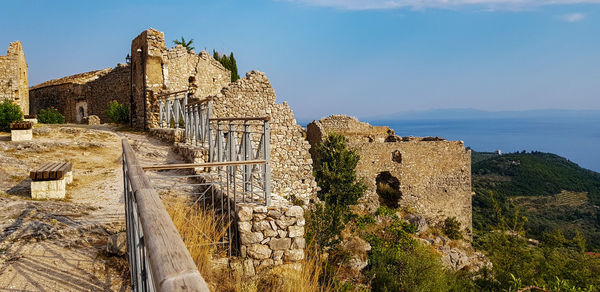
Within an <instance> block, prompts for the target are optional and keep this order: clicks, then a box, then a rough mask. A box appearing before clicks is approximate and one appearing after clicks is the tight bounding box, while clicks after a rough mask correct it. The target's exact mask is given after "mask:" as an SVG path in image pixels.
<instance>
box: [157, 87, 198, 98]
mask: <svg viewBox="0 0 600 292" xmlns="http://www.w3.org/2000/svg"><path fill="white" fill-rule="evenodd" d="M184 92H190V90H189V89H186V90H180V91H173V92H168V93H162V94H159V95H157V96H156V98H159V97H163V96H169V95H174V94H180V93H184Z"/></svg>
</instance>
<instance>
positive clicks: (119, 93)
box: [29, 64, 130, 123]
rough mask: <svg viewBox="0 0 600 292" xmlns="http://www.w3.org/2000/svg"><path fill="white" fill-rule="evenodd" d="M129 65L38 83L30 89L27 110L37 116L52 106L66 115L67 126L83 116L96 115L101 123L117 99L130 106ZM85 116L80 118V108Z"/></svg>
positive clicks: (106, 120) (105, 119) (105, 120)
mask: <svg viewBox="0 0 600 292" xmlns="http://www.w3.org/2000/svg"><path fill="white" fill-rule="evenodd" d="M129 75H130V70H129V66H128V65H126V64H119V65H117V67H115V68H106V69H103V70H97V71H91V72H86V73H81V74H76V75H72V76H67V77H63V78H59V79H55V80H50V81H47V82H44V83H42V84H38V85H36V86H34V87H32V88H31V89H30V90H29V95H30V103H31V104H30V110H31V113H32V114H39V112H40V111H41V110H42V109H47V108H50V107H53V108H55V109H57V110H58V111H59V112H60V113H61V114H63V115H64V116H65V120H66V122H67V123H77V122H82V121H83V118H84V117H85V116H89V115H96V116H98V117H99V118H100V120H101V121H102V122H109V120H108V117H107V116H106V113H105V111H106V109H107V108H108V104H109V103H110V102H111V101H113V100H116V101H118V102H119V103H121V104H125V105H128V106H129V105H130V98H129V96H130V91H129V78H130V76H129ZM80 108H83V109H84V113H85V115H83V116H82V115H81V114H80V112H81V109H80Z"/></svg>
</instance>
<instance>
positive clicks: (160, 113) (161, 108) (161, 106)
mask: <svg viewBox="0 0 600 292" xmlns="http://www.w3.org/2000/svg"><path fill="white" fill-rule="evenodd" d="M164 111H165V106H164V104H163V100H162V99H161V100H159V101H158V118H159V125H160V127H161V128H164V127H165V125H164V117H163V114H164Z"/></svg>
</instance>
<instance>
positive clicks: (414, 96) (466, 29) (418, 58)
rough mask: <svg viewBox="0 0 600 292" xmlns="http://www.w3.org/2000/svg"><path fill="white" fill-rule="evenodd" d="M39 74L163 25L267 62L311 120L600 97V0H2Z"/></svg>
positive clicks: (60, 71) (11, 35) (249, 63)
mask: <svg viewBox="0 0 600 292" xmlns="http://www.w3.org/2000/svg"><path fill="white" fill-rule="evenodd" d="M4 2H5V3H3V5H2V6H3V10H2V12H1V14H2V17H0V53H2V54H3V52H2V51H5V50H6V48H7V47H8V43H9V42H11V41H14V40H21V41H22V42H23V45H24V48H25V53H26V57H27V61H28V63H29V77H30V85H35V84H38V83H40V82H43V81H46V80H49V79H53V78H58V77H63V76H66V75H70V74H75V73H80V72H85V71H90V70H95V69H101V68H106V67H114V66H115V65H116V64H117V63H119V62H124V61H125V56H126V55H127V53H128V52H129V45H130V44H131V40H132V39H133V38H134V37H135V36H136V35H138V34H139V33H140V32H141V31H142V30H144V29H147V28H149V27H154V28H156V29H158V30H161V31H163V32H165V36H166V38H167V40H168V42H169V44H168V45H171V44H170V42H171V41H172V40H173V39H176V38H179V37H181V36H185V37H186V38H193V39H194V44H195V46H196V48H197V50H196V51H198V49H200V50H201V49H204V48H206V49H207V50H209V51H212V49H213V48H215V49H217V50H219V51H226V52H229V51H233V52H234V53H235V55H236V58H237V59H238V67H239V69H240V75H241V76H243V75H244V73H245V72H247V71H249V70H252V69H257V70H260V71H264V72H266V74H267V76H268V77H269V78H270V79H271V82H272V83H273V86H274V87H275V90H276V93H277V95H278V99H279V101H288V102H289V103H290V105H291V106H292V109H293V110H294V112H295V113H296V116H297V118H298V119H300V120H308V119H316V118H320V117H322V116H326V115H329V114H350V115H355V116H359V117H373V116H377V115H383V114H390V113H395V112H402V111H408V110H426V109H439V108H476V109H483V110H492V111H499V110H529V109H548V108H551V109H600V1H599V0H587V1H586V0H581V1H577V0H551V1H550V0H548V1H547V0H537V1H531V0H425V1H418V0H396V1H395V0H371V1H368V0H346V1H343V0H298V1H285V0H280V1H267V0H265V1H168V2H167V1H4Z"/></svg>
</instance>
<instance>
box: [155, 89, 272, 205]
mask: <svg viewBox="0 0 600 292" xmlns="http://www.w3.org/2000/svg"><path fill="white" fill-rule="evenodd" d="M158 97H159V117H160V119H159V125H160V127H162V128H175V129H178V128H179V127H180V126H181V123H183V127H184V129H185V143H187V144H192V145H195V146H201V147H204V148H205V149H207V150H208V157H207V159H205V160H206V161H207V162H237V161H246V162H252V161H258V160H261V161H265V162H264V163H261V164H256V163H246V164H244V165H243V166H236V168H235V169H234V168H232V167H231V166H228V167H227V168H226V169H225V171H226V172H227V173H228V175H229V176H231V177H232V178H236V177H238V176H240V177H241V179H240V180H241V181H243V184H242V186H241V188H239V189H238V188H234V190H233V191H232V193H231V194H230V192H227V193H228V195H229V194H230V195H231V198H232V199H233V200H234V201H237V197H238V196H241V197H242V198H244V199H246V198H248V199H249V200H250V201H251V202H254V203H260V204H264V205H267V206H268V205H269V204H270V197H271V168H270V152H271V150H270V125H269V118H268V117H234V118H212V99H211V98H205V99H202V100H196V101H192V102H190V103H188V100H190V99H189V98H188V97H189V92H188V91H179V92H173V93H168V94H163V95H159V96H158ZM237 168H240V171H238V170H237ZM210 170H211V171H215V169H214V168H211V169H210ZM216 171H217V172H221V171H224V169H223V167H222V166H220V167H217V168H216ZM234 180H235V179H232V181H234ZM255 182H258V183H259V185H260V188H258V189H256V188H255V187H254V185H255ZM234 185H235V184H234Z"/></svg>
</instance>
